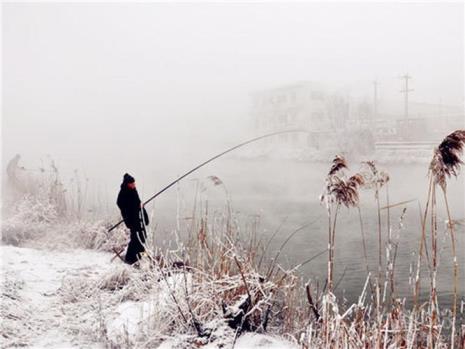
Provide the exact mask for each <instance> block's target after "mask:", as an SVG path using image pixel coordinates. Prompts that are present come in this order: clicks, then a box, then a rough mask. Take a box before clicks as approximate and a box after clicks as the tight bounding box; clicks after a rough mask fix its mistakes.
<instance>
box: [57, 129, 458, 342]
mask: <svg viewBox="0 0 465 349" xmlns="http://www.w3.org/2000/svg"><path fill="white" fill-rule="evenodd" d="M464 145H465V131H456V132H454V133H452V134H451V135H449V136H448V137H446V138H445V140H444V141H443V142H442V143H441V144H440V145H439V147H438V149H437V150H436V151H435V153H434V156H433V160H432V162H431V165H430V187H429V189H428V198H429V199H428V202H427V203H426V208H425V211H424V215H423V219H422V221H423V224H422V231H421V234H419V243H420V249H419V254H418V258H419V263H418V264H417V269H416V270H414V271H413V273H415V274H416V275H417V279H416V282H418V279H419V275H420V267H421V263H420V261H421V258H424V254H425V252H424V251H425V248H426V243H427V242H428V241H429V242H430V243H431V252H432V256H431V262H430V263H431V265H430V268H431V270H432V273H431V276H430V277H431V289H430V294H431V296H430V299H429V300H428V301H426V302H424V303H420V301H419V297H418V295H419V288H418V287H415V290H414V296H415V299H416V304H415V305H414V306H408V305H407V304H406V302H405V299H404V298H396V297H394V294H395V292H396V290H395V282H394V277H393V275H394V268H395V255H396V243H395V241H394V238H393V237H392V230H393V227H392V226H391V224H390V218H389V211H387V215H388V219H387V222H386V224H385V225H383V224H382V220H381V208H380V207H381V201H382V200H384V199H383V198H382V197H381V196H382V195H381V194H382V193H383V192H385V194H386V196H385V201H386V202H385V203H386V207H389V191H388V183H389V180H390V178H389V175H388V174H387V173H386V172H384V171H380V170H378V168H377V166H376V164H375V162H373V161H370V162H366V163H364V164H362V170H361V172H360V173H354V174H352V175H347V174H346V172H348V170H349V169H348V164H347V162H346V160H345V159H344V158H343V157H341V156H336V157H335V158H334V160H333V162H332V164H331V167H330V170H329V172H328V174H327V176H326V186H325V188H324V193H323V195H322V196H321V199H322V203H323V204H324V206H325V209H326V211H327V214H328V251H327V253H328V272H327V282H326V285H324V286H322V285H319V284H317V283H314V282H305V281H307V280H302V278H301V276H300V274H299V268H300V267H301V266H302V265H303V264H304V263H306V262H311V260H312V258H313V257H314V256H309V260H308V261H306V262H303V263H300V264H298V265H296V266H295V267H293V268H284V267H283V266H282V265H281V263H280V262H279V257H280V253H281V251H282V250H283V247H284V245H285V244H286V243H287V241H289V240H290V239H291V238H292V237H293V236H294V234H295V232H296V231H299V230H301V229H305V228H307V227H308V226H309V225H308V224H307V225H303V226H301V227H299V228H297V229H296V230H295V231H293V232H289V235H288V236H289V237H288V239H286V241H285V242H284V243H283V245H282V246H281V248H280V249H279V251H278V252H277V254H276V255H275V257H274V258H271V259H270V258H268V256H264V254H265V253H266V252H267V249H268V246H269V243H268V244H264V243H263V242H261V240H259V239H257V234H258V228H257V225H256V224H251V225H250V227H249V229H248V231H247V232H243V231H241V230H240V229H239V227H238V223H237V218H236V217H235V216H234V212H233V211H232V208H231V202H230V200H229V196H228V193H227V190H226V188H225V187H224V183H223V181H222V180H221V179H219V178H218V177H210V178H209V180H210V181H211V182H212V183H213V185H215V186H223V187H224V189H225V194H226V205H225V208H224V210H223V211H222V212H220V211H209V209H208V202H207V201H206V200H203V201H202V199H200V197H201V196H196V200H195V203H194V208H193V214H192V219H191V220H190V221H189V224H188V225H186V226H182V225H181V224H178V225H177V227H176V229H175V232H176V233H177V234H179V235H181V233H183V234H182V235H185V236H188V238H187V239H186V240H184V241H183V240H182V239H181V238H179V236H178V237H177V238H176V241H177V244H176V246H175V247H174V248H172V249H171V250H166V251H160V250H159V249H157V248H155V246H153V245H151V244H150V243H149V245H148V246H147V251H148V252H147V257H148V258H145V259H144V261H143V262H142V263H141V266H140V269H133V268H129V267H127V266H121V267H116V266H115V268H114V269H113V270H112V271H111V272H109V273H108V274H107V275H105V276H104V277H103V278H99V279H86V280H82V279H67V280H65V282H64V284H63V287H62V288H61V290H60V295H61V297H62V301H63V303H64V305H63V307H64V308H63V309H64V311H65V312H66V313H67V314H69V317H70V321H69V323H68V324H67V326H68V329H69V331H71V332H73V331H74V332H75V333H77V334H80V335H85V336H87V337H88V338H89V340H99V341H104V342H106V343H108V345H109V346H114V347H118V346H119V347H122V346H128V347H140V348H150V347H156V345H158V344H159V343H160V342H162V341H164V340H166V339H168V338H172V337H173V336H178V338H183V341H184V343H186V344H185V347H186V348H188V347H202V346H203V345H205V344H207V343H214V344H216V345H217V346H218V347H220V346H233V345H234V343H235V341H236V339H237V337H238V336H239V335H241V334H242V333H244V332H247V331H253V332H261V333H270V334H275V335H280V336H282V337H284V338H286V339H289V340H290V341H291V342H293V343H294V344H295V345H296V346H298V347H301V348H318V347H325V348H426V347H428V348H449V347H455V348H463V347H464V345H465V333H464V328H463V325H462V328H459V327H458V325H457V321H456V320H457V317H458V315H459V314H461V316H462V317H463V316H464V314H463V307H462V309H459V307H458V303H457V302H458V300H457V298H458V296H457V282H458V265H457V258H456V251H455V235H454V226H453V224H452V223H451V222H453V219H452V217H450V213H449V210H448V204H447V194H446V188H447V183H446V180H447V178H448V177H450V176H456V175H457V173H458V171H459V170H460V165H461V164H462V162H461V160H460V157H459V156H460V152H461V151H462V149H463V147H464ZM436 186H439V188H441V189H442V191H443V193H444V199H445V204H446V206H447V211H448V214H449V222H450V223H449V226H448V231H449V234H450V237H451V244H452V251H453V254H454V256H453V259H454V284H455V286H454V288H455V292H454V295H453V297H454V301H453V307H452V309H451V311H452V313H451V314H452V319H451V321H452V327H450V328H447V320H449V319H447V318H446V316H445V315H443V314H442V313H441V312H439V311H438V304H437V289H436V283H435V278H436V271H437V263H438V258H437V257H438V256H437V254H438V251H437V224H436V222H437V217H436V215H437V205H438V203H437V202H436V189H435V188H436ZM361 188H368V189H371V190H373V191H374V193H375V196H374V199H375V201H376V204H377V207H378V231H377V233H378V238H379V251H378V252H379V264H378V274H377V276H376V279H377V282H371V278H372V275H371V273H370V272H369V270H368V265H367V277H366V283H365V284H364V285H363V291H362V292H361V294H360V297H359V300H358V302H356V303H353V304H345V303H344V302H343V300H341V299H338V298H337V297H336V295H335V294H334V289H335V283H334V280H333V269H334V264H335V263H337V259H336V258H335V255H334V248H335V246H336V243H337V240H336V231H337V219H338V212H339V210H340V208H341V206H345V207H347V208H348V209H353V208H356V209H357V210H358V212H359V215H360V221H361V228H362V239H361V245H362V246H363V248H364V254H365V260H366V246H365V242H364V236H365V235H364V234H365V232H364V231H363V222H362V219H361V217H362V215H361V212H360V206H359V201H360V195H359V191H360V190H361ZM402 218H403V216H401V217H400V221H399V228H398V229H401V228H400V226H401V225H402ZM427 221H430V222H431V224H430V226H429V229H430V235H429V239H428V236H427V233H428V232H427V224H426V222H427ZM76 227H77V228H75V229H74V230H73V231H74V233H75V235H76V236H78V237H79V241H80V242H81V243H82V244H84V245H85V246H86V247H88V248H97V249H104V250H109V249H110V244H109V243H107V242H106V241H108V240H109V239H108V237H107V236H106V234H105V231H104V230H105V225H104V224H98V225H96V226H82V225H76ZM79 229H80V230H79ZM383 232H385V234H386V241H387V243H386V245H383V244H382V237H383ZM118 234H120V235H118V236H120V237H121V239H120V241H119V242H118V243H121V244H123V242H124V231H123V229H121V232H120V233H118ZM148 241H149V242H150V241H151V239H148ZM383 258H384V260H385V261H386V262H385V265H383V263H382V262H383ZM383 268H384V273H383ZM383 275H385V280H384V281H385V282H382V278H383ZM361 286H362V285H361ZM388 293H390V294H391V298H390V300H389V301H387V300H386V294H388ZM404 297H406V295H404ZM128 301H137V302H139V303H140V304H148V305H149V311H148V312H143V313H144V316H143V318H142V320H141V322H140V323H139V324H138V332H137V334H135V335H132V336H130V333H129V330H128V329H125V330H124V331H126V332H124V331H123V333H122V334H114V333H111V331H109V329H108V322H111V319H112V316H114V310H115V309H119V308H118V307H120V306H121V305H124V304H127V302H128ZM144 302H145V303H144ZM150 305H151V306H150ZM86 314H87V315H86ZM89 314H90V316H89ZM179 336H182V337H179Z"/></svg>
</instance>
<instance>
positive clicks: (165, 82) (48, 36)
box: [2, 2, 465, 295]
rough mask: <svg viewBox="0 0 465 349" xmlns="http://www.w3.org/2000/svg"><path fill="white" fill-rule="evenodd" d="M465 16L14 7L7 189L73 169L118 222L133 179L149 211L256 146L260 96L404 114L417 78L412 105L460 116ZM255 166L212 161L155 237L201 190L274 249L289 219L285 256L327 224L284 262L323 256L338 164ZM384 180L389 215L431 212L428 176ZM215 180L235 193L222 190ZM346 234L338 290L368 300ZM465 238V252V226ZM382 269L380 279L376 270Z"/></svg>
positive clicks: (8, 64)
mask: <svg viewBox="0 0 465 349" xmlns="http://www.w3.org/2000/svg"><path fill="white" fill-rule="evenodd" d="M463 17H464V7H463V4H460V3H455V4H454V3H400V2H399V3H391V4H387V3H374V4H369V3H330V4H325V3H322V2H314V3H307V4H305V3H286V4H284V3H281V4H280V3H249V4H238V3H237V4H228V3H195V4H181V3H173V4H167V3H139V4H109V3H103V4H90V3H83V4H65V3H61V4H59V3H49V4H46V3H43V4H39V3H37V4H26V3H19V4H13V3H11V4H4V5H3V15H2V19H3V21H2V29H3V37H2V38H3V55H2V58H3V64H2V68H3V79H2V83H3V95H2V97H3V105H2V107H3V110H2V111H3V118H2V163H3V167H2V174H3V177H4V174H5V167H6V164H7V163H8V161H9V160H10V159H11V158H12V157H13V156H14V155H15V154H17V153H19V154H21V156H22V158H21V161H20V166H24V167H25V168H26V169H27V170H31V171H36V170H37V169H38V168H39V167H46V166H45V165H44V164H47V163H48V162H49V161H50V157H51V158H52V159H54V160H55V162H56V165H57V167H58V168H59V170H60V174H61V177H62V179H63V181H64V183H65V185H68V186H70V187H72V186H73V184H72V183H71V182H70V179H72V178H73V177H75V176H76V172H74V171H75V170H77V171H78V173H79V176H80V178H81V180H82V181H84V180H85V179H86V178H87V181H86V182H85V195H87V197H86V200H85V201H86V204H91V203H95V201H98V202H99V203H100V204H102V202H103V203H104V204H105V206H106V209H107V211H106V212H107V213H110V214H111V215H112V217H113V218H112V219H114V220H115V221H116V220H117V219H119V211H118V209H117V207H116V205H115V200H116V195H117V193H118V190H119V185H120V183H121V180H122V176H123V174H124V173H125V172H129V173H131V174H132V175H133V176H134V177H135V178H136V182H137V185H138V190H139V193H140V195H141V197H142V199H143V200H144V199H147V198H148V197H149V196H150V195H152V194H153V193H155V192H156V191H158V190H159V189H161V188H162V187H164V186H165V185H167V184H168V183H170V182H171V181H173V180H174V179H175V178H176V177H178V176H179V175H182V174H184V173H185V172H187V171H188V170H190V169H191V168H193V167H194V166H196V165H198V164H199V163H200V162H202V161H204V160H206V159H208V158H209V157H211V156H213V155H215V154H217V153H220V152H221V151H223V150H225V148H226V147H229V146H233V145H236V144H238V143H240V142H242V141H244V140H247V139H248V138H250V137H253V136H256V135H257V134H256V132H257V130H256V129H255V128H254V119H253V116H252V115H251V114H252V113H251V104H252V95H253V94H254V93H255V92H257V91H262V90H266V89H272V88H275V87H279V86H283V85H288V84H293V83H296V82H299V81H315V82H318V83H322V84H325V85H328V86H330V88H331V89H337V90H338V91H339V92H340V93H342V94H344V95H347V96H354V97H362V98H363V97H366V98H368V99H371V98H372V93H373V87H372V82H373V80H375V79H376V80H377V81H378V82H379V86H378V96H379V98H380V99H383V100H390V101H394V103H398V105H399V106H400V108H402V103H403V98H404V97H403V95H402V94H401V93H400V90H401V89H402V81H401V79H400V78H399V77H400V76H401V75H403V74H406V73H409V74H410V75H411V76H412V77H413V80H412V88H414V91H413V92H412V93H411V94H410V96H409V98H410V100H411V101H412V102H415V101H418V102H427V103H431V104H436V103H438V104H450V105H456V106H459V107H461V108H462V110H463V103H464V63H463V62H464V18H463ZM443 136H446V134H444V135H443ZM334 137H336V135H334ZM258 146H259V144H257V143H256V144H252V145H250V146H248V149H252V150H253V149H254V147H258ZM246 151H247V149H241V150H238V151H236V152H235V153H234V154H231V155H228V156H226V157H224V158H221V159H220V160H218V161H215V162H214V163H212V164H210V165H208V166H206V167H205V168H203V169H202V170H201V171H198V172H196V173H195V174H193V175H192V176H191V177H190V178H188V179H186V180H184V181H183V182H181V183H180V184H179V186H178V187H177V190H176V187H175V188H172V190H170V191H169V192H166V193H165V194H164V195H163V196H160V197H159V198H158V199H157V200H156V202H154V203H153V205H152V206H151V207H150V209H151V208H153V207H155V218H156V219H155V222H154V223H153V224H152V226H151V229H153V230H154V231H155V230H156V235H157V238H158V239H165V238H166V239H172V238H173V235H170V234H171V233H172V230H173V229H174V227H175V226H176V224H177V222H176V217H177V213H179V212H181V213H182V214H185V213H186V212H191V211H190V210H191V208H192V204H193V198H194V192H195V187H196V185H197V184H198V185H199V186H201V188H202V191H201V193H202V194H201V195H203V196H202V198H203V199H204V200H206V199H209V200H211V201H212V202H215V200H216V209H218V210H221V209H224V204H225V200H226V198H227V197H228V195H229V198H230V199H231V200H232V204H233V209H234V210H235V212H237V214H238V217H239V218H238V220H239V222H240V224H241V227H242V228H241V229H242V230H241V231H242V232H243V231H247V229H250V227H251V226H252V225H253V224H254V222H255V220H257V219H258V220H259V221H260V224H261V225H260V229H261V230H260V233H261V234H263V235H262V236H261V237H260V238H263V239H264V240H266V239H267V238H268V237H269V235H270V234H271V233H272V232H273V231H274V230H275V229H276V228H277V226H279V225H280V224H281V223H282V222H283V221H285V220H286V224H284V225H283V233H282V234H280V235H279V236H278V238H277V241H276V243H275V244H274V245H276V246H279V244H280V243H281V242H282V241H283V239H284V238H285V237H286V236H287V235H288V234H289V233H290V232H291V231H292V230H293V229H295V228H296V227H298V226H300V225H302V224H304V223H308V222H309V221H314V220H315V222H316V223H315V225H314V226H313V225H312V226H311V227H310V228H309V229H306V230H304V231H302V232H301V233H299V234H297V235H296V236H295V238H294V239H293V241H292V243H291V244H290V245H289V246H288V248H287V249H286V251H285V253H286V255H290V258H291V259H292V260H290V261H289V264H292V263H294V262H301V261H303V260H305V259H307V258H308V257H309V256H312V255H314V254H316V253H318V252H320V251H322V250H324V249H326V241H327V240H326V239H327V237H326V234H327V232H326V231H327V227H326V225H325V219H324V216H325V214H326V213H325V210H324V208H323V207H322V206H321V205H320V203H319V201H318V196H319V194H321V191H322V189H323V185H324V177H325V175H326V173H327V170H328V166H329V162H330V161H331V158H330V157H328V159H327V161H326V162H324V163H317V164H315V163H305V162H300V163H297V162H293V161H290V160H289V161H271V160H267V159H255V160H254V159H250V158H248V159H244V158H241V156H243V155H245V154H246ZM349 165H350V166H351V171H352V172H354V171H357V170H358V165H357V164H352V163H350V164H349ZM380 168H381V169H384V170H387V171H388V172H389V174H390V177H391V182H390V195H391V198H392V202H399V201H403V200H410V199H418V200H420V201H421V202H424V201H425V199H426V198H425V195H426V192H427V178H426V174H427V168H428V165H427V164H415V165H406V164H405V163H403V164H402V163H400V164H388V165H386V164H382V165H380ZM210 175H216V176H218V177H219V178H220V179H221V180H222V181H223V183H224V185H225V187H224V188H223V187H215V186H214V185H212V183H211V181H209V180H208V179H207V177H208V176H210ZM74 183H75V182H74ZM83 183H84V182H83ZM464 188H465V181H464V176H463V175H461V176H460V177H459V179H458V180H455V179H453V180H451V181H450V185H449V189H448V190H449V193H451V194H450V197H449V199H450V203H451V210H452V215H453V216H454V217H456V218H457V219H463V218H464V216H465V215H464V209H465V205H464V196H463V195H462V194H463V192H464ZM224 189H226V191H227V192H225V190H224ZM417 204H418V202H414V204H413V205H411V206H409V209H408V214H407V217H406V219H405V225H406V227H407V230H406V231H402V232H399V233H396V234H397V235H398V239H399V242H400V243H399V245H400V250H399V261H400V262H399V266H398V268H399V278H400V279H401V281H400V283H401V289H402V287H404V290H405V287H407V286H406V285H407V279H408V274H409V267H410V264H409V263H410V262H411V260H412V251H416V249H417V248H418V232H419V231H420V230H419V220H418V216H419V215H418V212H417V211H418V207H417ZM361 206H362V211H363V215H364V219H365V221H366V225H367V227H366V230H367V232H368V242H367V243H368V248H369V251H371V252H373V251H374V252H373V253H375V252H376V249H377V245H376V244H377V241H376V236H375V234H374V232H375V231H376V212H375V210H374V201H373V193H371V192H364V193H363V194H362V198H361ZM211 210H212V211H214V210H215V206H213V207H212V209H211ZM152 212H153V211H152ZM400 214H401V207H400V208H396V209H393V210H392V221H393V225H396V224H397V220H398V218H399V216H400ZM440 214H442V216H440V218H439V221H440V225H441V226H440V229H443V228H444V225H443V222H444V213H443V212H441V213H440ZM94 218H95V219H108V216H104V217H102V216H97V217H94ZM181 218H182V219H184V218H185V217H184V216H182V217H181ZM318 219H320V221H318ZM339 219H340V220H341V223H340V226H341V227H344V229H343V230H344V231H342V232H341V234H340V235H338V243H337V252H336V278H339V277H340V275H341V274H343V273H345V271H343V270H342V269H343V268H347V275H348V276H347V277H346V279H345V280H344V283H343V287H344V289H347V290H349V291H350V292H354V294H355V295H358V294H359V291H360V290H359V286H360V284H363V282H364V275H365V274H364V270H363V268H362V269H361V267H362V266H363V265H362V263H361V246H360V236H359V226H358V217H357V216H356V214H355V213H354V212H352V211H349V210H341V214H340V218H339ZM109 223H111V222H109ZM460 229H461V230H460ZM458 230H459V233H458V234H457V239H458V241H457V244H458V245H457V246H458V251H463V246H465V234H464V226H463V225H462V226H461V227H459V228H458ZM441 231H442V230H441ZM338 233H339V232H338ZM444 236H445V235H444ZM441 243H442V244H443V246H444V255H445V256H446V257H445V261H444V263H443V264H442V266H441V267H442V268H443V269H442V270H441V273H439V274H440V276H439V278H440V280H439V282H440V283H441V284H442V285H444V287H445V292H446V293H447V291H448V288H450V287H451V285H452V282H451V277H450V276H451V270H450V268H451V263H449V260H448V259H450V252H449V251H448V250H447V249H448V248H449V247H448V246H449V243H448V241H446V239H445V238H443V240H442V241H441ZM276 246H272V247H273V248H276ZM355 251H357V252H356V253H354V252H355ZM370 259H371V262H372V263H373V265H375V264H376V256H375V255H374V254H373V256H370ZM446 259H447V260H446ZM341 262H342V263H341ZM283 263H284V262H283ZM459 263H460V264H461V265H463V263H465V261H464V256H459ZM325 270H326V259H325V257H322V258H321V259H318V260H317V261H315V262H314V263H312V265H309V266H308V268H307V269H306V271H305V272H306V273H307V275H312V276H314V275H321V277H322V278H324V273H325ZM344 270H345V269H344ZM441 278H442V279H441ZM461 278H462V280H463V275H462V276H461ZM461 285H464V283H463V282H462V283H461ZM449 291H450V290H449ZM462 294H463V288H462Z"/></svg>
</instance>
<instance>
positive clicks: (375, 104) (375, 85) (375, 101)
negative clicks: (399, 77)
mask: <svg viewBox="0 0 465 349" xmlns="http://www.w3.org/2000/svg"><path fill="white" fill-rule="evenodd" d="M377 118H378V81H377V80H374V81H373V119H377Z"/></svg>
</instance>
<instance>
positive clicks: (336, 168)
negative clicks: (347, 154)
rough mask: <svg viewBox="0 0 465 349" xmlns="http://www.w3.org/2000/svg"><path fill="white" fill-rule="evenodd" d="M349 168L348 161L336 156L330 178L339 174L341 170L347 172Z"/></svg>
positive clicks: (329, 174)
mask: <svg viewBox="0 0 465 349" xmlns="http://www.w3.org/2000/svg"><path fill="white" fill-rule="evenodd" d="M348 168H349V167H348V166H347V162H346V159H345V158H344V157H343V156H341V155H336V156H335V157H334V159H333V162H332V165H331V168H330V170H329V172H328V177H329V176H333V175H335V174H338V173H339V172H340V171H341V170H344V169H346V170H347V169H348Z"/></svg>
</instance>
